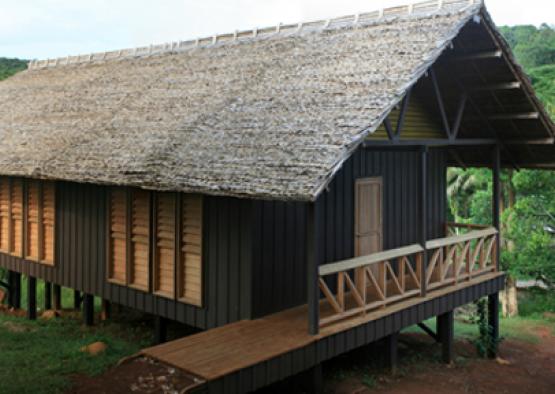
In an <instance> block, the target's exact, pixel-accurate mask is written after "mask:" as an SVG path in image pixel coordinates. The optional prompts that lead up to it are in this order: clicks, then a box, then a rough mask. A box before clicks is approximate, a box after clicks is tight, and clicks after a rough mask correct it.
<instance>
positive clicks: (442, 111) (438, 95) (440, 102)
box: [430, 68, 451, 138]
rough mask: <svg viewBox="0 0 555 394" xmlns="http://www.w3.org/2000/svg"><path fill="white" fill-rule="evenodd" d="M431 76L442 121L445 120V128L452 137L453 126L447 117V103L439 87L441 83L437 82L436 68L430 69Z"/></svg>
mask: <svg viewBox="0 0 555 394" xmlns="http://www.w3.org/2000/svg"><path fill="white" fill-rule="evenodd" d="M430 77H431V79H432V85H433V87H434V93H435V97H436V101H437V105H438V108H439V113H440V114H441V121H442V122H443V129H444V131H445V135H446V136H447V138H451V127H450V126H449V120H448V119H447V112H445V105H444V103H443V98H442V97H441V91H440V89H439V84H438V82H437V77H436V73H435V71H434V69H433V68H432V69H430Z"/></svg>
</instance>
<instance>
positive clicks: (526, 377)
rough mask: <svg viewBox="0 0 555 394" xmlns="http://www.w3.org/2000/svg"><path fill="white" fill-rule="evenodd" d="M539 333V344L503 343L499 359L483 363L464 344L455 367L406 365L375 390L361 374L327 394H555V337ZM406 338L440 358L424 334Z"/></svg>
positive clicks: (384, 376)
mask: <svg viewBox="0 0 555 394" xmlns="http://www.w3.org/2000/svg"><path fill="white" fill-rule="evenodd" d="M536 334H537V335H538V336H539V337H540V342H539V343H538V344H531V343H527V342H521V341H515V340H506V341H503V342H502V343H501V345H500V351H499V355H500V359H498V360H484V359H479V358H477V356H476V351H475V349H474V346H473V345H472V344H471V343H469V342H467V341H459V342H457V344H456V347H455V351H456V355H457V359H456V361H455V363H454V364H453V365H444V364H440V363H439V362H437V361H429V360H428V361H423V362H421V363H418V362H412V363H411V364H410V365H403V364H401V368H400V370H399V373H398V375H399V376H395V377H392V376H391V375H387V374H382V375H377V376H376V378H374V380H373V381H372V384H370V387H367V386H365V385H364V384H363V383H362V379H363V378H362V376H360V375H359V376H356V375H355V376H351V377H349V378H348V379H346V380H343V381H342V382H339V383H336V384H330V385H328V387H326V391H327V392H329V393H337V394H355V393H356V394H367V393H388V394H401V393H403V394H406V393H409V394H410V393H414V394H436V393H450V394H451V393H453V394H459V393H460V394H462V393H484V394H487V393H507V394H511V393H515V394H517V393H518V394H522V393H534V394H543V393H545V394H548V393H549V394H552V393H555V336H554V335H553V334H552V332H551V330H550V329H549V328H547V327H543V328H540V329H538V330H537V331H536ZM402 338H403V339H402V340H403V342H404V343H408V346H407V348H412V349H411V352H413V351H414V347H417V348H418V347H422V352H427V353H434V354H435V357H436V358H437V355H438V354H439V347H438V346H437V345H435V346H430V340H429V339H428V338H426V337H424V336H423V335H403V336H402ZM426 349H428V350H426ZM428 356H431V357H430V358H432V357H434V356H432V355H431V354H428ZM400 357H401V358H402V357H403V352H401V355H400ZM426 358H428V357H426ZM418 364H419V365H418Z"/></svg>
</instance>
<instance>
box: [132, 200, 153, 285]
mask: <svg viewBox="0 0 555 394" xmlns="http://www.w3.org/2000/svg"><path fill="white" fill-rule="evenodd" d="M149 245H150V192H148V191H145V190H133V191H132V193H131V265H130V270H131V272H130V285H131V286H134V287H137V288H139V289H141V290H146V291H148V282H149V273H148V267H149V260H150V259H149V257H150V247H149Z"/></svg>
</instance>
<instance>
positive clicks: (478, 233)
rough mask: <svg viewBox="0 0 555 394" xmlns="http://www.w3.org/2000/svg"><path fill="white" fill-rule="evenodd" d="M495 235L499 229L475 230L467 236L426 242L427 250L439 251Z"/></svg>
mask: <svg viewBox="0 0 555 394" xmlns="http://www.w3.org/2000/svg"><path fill="white" fill-rule="evenodd" d="M494 234H497V229H495V228H494V227H489V228H486V229H484V230H474V231H470V232H468V233H466V234H461V235H454V236H452V237H445V238H438V239H432V240H430V241H428V242H426V249H437V248H441V247H443V246H449V245H454V244H458V243H460V242H466V241H470V240H472V239H477V238H482V237H487V236H490V235H494Z"/></svg>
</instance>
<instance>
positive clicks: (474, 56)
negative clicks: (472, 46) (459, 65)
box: [449, 50, 503, 62]
mask: <svg viewBox="0 0 555 394" xmlns="http://www.w3.org/2000/svg"><path fill="white" fill-rule="evenodd" d="M502 57H503V52H502V51H501V50H494V51H481V52H474V53H470V54H467V55H460V56H453V57H452V58H450V59H449V60H450V61H452V62H461V61H469V60H481V59H501V58H502Z"/></svg>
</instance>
